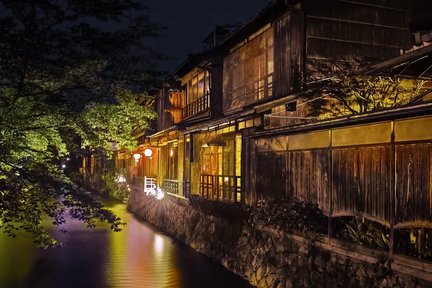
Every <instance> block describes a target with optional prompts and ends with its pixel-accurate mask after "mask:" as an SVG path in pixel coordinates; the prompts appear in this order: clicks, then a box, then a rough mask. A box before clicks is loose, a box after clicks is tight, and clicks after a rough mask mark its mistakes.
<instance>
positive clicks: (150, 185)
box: [144, 177, 157, 195]
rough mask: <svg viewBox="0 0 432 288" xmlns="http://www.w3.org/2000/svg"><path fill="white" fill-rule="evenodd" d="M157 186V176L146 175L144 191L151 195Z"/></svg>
mask: <svg viewBox="0 0 432 288" xmlns="http://www.w3.org/2000/svg"><path fill="white" fill-rule="evenodd" d="M156 187H157V179H156V178H150V177H144V192H145V193H146V194H147V195H149V194H151V193H152V192H154V190H155V189H156Z"/></svg>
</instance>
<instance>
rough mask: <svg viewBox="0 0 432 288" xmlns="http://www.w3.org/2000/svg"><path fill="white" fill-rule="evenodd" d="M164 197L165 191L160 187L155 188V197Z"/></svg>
mask: <svg viewBox="0 0 432 288" xmlns="http://www.w3.org/2000/svg"><path fill="white" fill-rule="evenodd" d="M164 197H165V193H164V192H163V191H162V190H161V189H160V188H159V189H157V192H156V195H155V198H156V199H157V200H162V199H163V198H164Z"/></svg>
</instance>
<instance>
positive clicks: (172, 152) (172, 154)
mask: <svg viewBox="0 0 432 288" xmlns="http://www.w3.org/2000/svg"><path fill="white" fill-rule="evenodd" d="M169 154H170V157H173V156H174V150H173V149H170V152H169Z"/></svg>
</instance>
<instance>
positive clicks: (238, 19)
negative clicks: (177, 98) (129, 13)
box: [142, 0, 271, 71]
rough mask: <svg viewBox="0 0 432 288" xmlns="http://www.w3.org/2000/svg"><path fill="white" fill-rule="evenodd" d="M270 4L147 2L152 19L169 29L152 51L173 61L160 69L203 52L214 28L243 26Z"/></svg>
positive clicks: (251, 0)
mask: <svg viewBox="0 0 432 288" xmlns="http://www.w3.org/2000/svg"><path fill="white" fill-rule="evenodd" d="M269 2H271V0H217V1H216V0H213V1H212V0H210V1H209V0H207V1H202V0H201V1H198V0H183V1H181V0H177V1H175V0H169V1H164V0H145V1H142V3H143V4H144V5H146V6H147V7H148V9H149V14H150V15H151V17H150V19H151V20H152V21H153V22H155V23H157V24H159V25H161V26H165V27H166V29H165V30H163V31H161V35H160V36H159V38H158V39H155V40H154V43H153V44H152V46H153V48H154V49H155V50H157V51H158V52H160V53H162V54H164V55H165V56H168V57H170V58H172V59H171V60H168V61H165V63H162V64H161V68H163V69H166V70H168V71H171V70H173V69H175V68H176V67H177V66H178V65H179V64H180V63H181V62H182V61H183V60H184V59H185V57H186V55H187V54H188V53H194V52H200V51H202V48H203V45H202V43H201V42H202V40H203V39H204V38H205V37H206V36H207V35H208V34H209V33H210V32H211V31H212V30H213V28H214V26H215V25H224V24H235V23H244V22H246V21H247V20H248V19H250V18H251V17H253V16H255V15H256V14H257V13H258V12H259V11H260V10H261V9H262V8H264V7H265V6H266V5H267V4H268V3H269Z"/></svg>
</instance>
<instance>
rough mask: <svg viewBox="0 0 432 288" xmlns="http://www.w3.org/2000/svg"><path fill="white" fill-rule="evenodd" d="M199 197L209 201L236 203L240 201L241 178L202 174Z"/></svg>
mask: <svg viewBox="0 0 432 288" xmlns="http://www.w3.org/2000/svg"><path fill="white" fill-rule="evenodd" d="M200 195H201V196H202V197H204V198H207V199H210V200H216V201H228V202H234V203H238V202H240V200H241V177H240V176H228V175H207V174H202V175H201V181H200Z"/></svg>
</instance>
